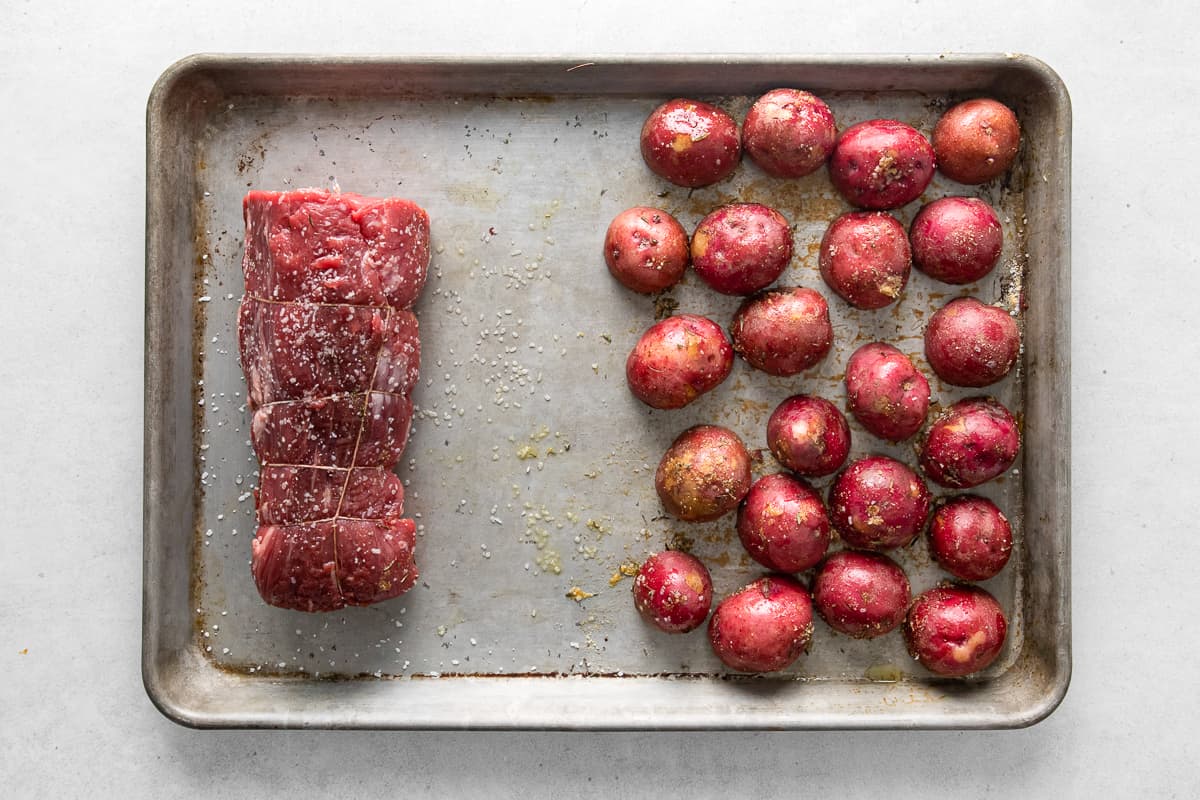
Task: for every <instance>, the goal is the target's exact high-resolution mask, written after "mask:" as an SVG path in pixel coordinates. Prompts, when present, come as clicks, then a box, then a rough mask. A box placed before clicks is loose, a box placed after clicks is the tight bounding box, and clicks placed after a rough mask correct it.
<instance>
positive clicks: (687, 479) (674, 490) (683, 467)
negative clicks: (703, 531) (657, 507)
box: [654, 425, 751, 522]
mask: <svg viewBox="0 0 1200 800" xmlns="http://www.w3.org/2000/svg"><path fill="white" fill-rule="evenodd" d="M750 481H751V477H750V454H749V453H748V452H746V446H745V445H744V444H742V440H741V439H739V438H738V435H737V434H736V433H734V432H733V431H731V430H729V429H728V428H722V427H720V426H718V425H696V426H695V427H692V428H688V429H687V430H686V431H684V432H683V433H681V434H679V436H678V437H677V438H676V439H675V441H674V442H673V443H672V444H671V446H670V447H669V448H668V449H667V452H666V453H664V454H663V457H662V460H661V461H660V462H659V464H658V470H657V472H656V473H655V475H654V488H655V490H656V491H657V492H658V497H659V500H661V501H662V504H663V508H664V509H666V512H667V513H668V514H670V515H671V516H673V517H675V518H676V519H681V520H683V521H685V522H708V521H711V520H714V519H717V518H719V517H723V516H724V515H726V514H728V513H729V512H730V511H733V510H734V509H735V508H737V507H738V503H740V502H742V498H743V497H745V496H746V493H747V492H748V491H750Z"/></svg>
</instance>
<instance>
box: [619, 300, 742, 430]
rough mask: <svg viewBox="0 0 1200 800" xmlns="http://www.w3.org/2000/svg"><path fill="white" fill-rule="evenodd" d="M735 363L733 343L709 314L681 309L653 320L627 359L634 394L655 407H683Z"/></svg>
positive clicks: (708, 387) (628, 378) (727, 373)
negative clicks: (665, 316)
mask: <svg viewBox="0 0 1200 800" xmlns="http://www.w3.org/2000/svg"><path fill="white" fill-rule="evenodd" d="M732 369H733V347H732V346H731V345H730V344H729V340H728V339H727V338H725V331H724V330H722V328H721V326H720V325H718V324H717V323H715V322H713V321H712V320H710V319H708V318H707V317H701V316H697V315H695V314H679V315H677V316H674V317H668V318H666V319H664V320H663V321H661V322H658V323H655V324H654V325H652V326H651V327H650V328H649V329H648V330H647V331H646V332H645V333H643V334H642V336H641V338H640V339H638V342H637V344H636V345H634V348H633V351H632V352H630V354H629V358H627V359H626V361H625V379H626V381H627V382H628V384H629V389H630V391H632V392H633V394H634V396H635V397H637V398H638V399H639V400H641V401H642V402H643V403H645V404H646V405H648V406H650V407H651V408H659V409H673V408H683V407H684V406H686V405H687V404H688V403H690V402H692V401H693V400H695V399H696V398H697V397H699V396H700V395H702V394H704V393H705V392H708V391H711V390H712V389H714V388H716V387H717V386H718V385H719V384H720V383H721V382H722V381H723V380H725V379H726V378H727V377H729V372H730V370H732Z"/></svg>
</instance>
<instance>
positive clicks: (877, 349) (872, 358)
mask: <svg viewBox="0 0 1200 800" xmlns="http://www.w3.org/2000/svg"><path fill="white" fill-rule="evenodd" d="M846 398H847V401H848V406H849V408H850V413H851V414H853V415H854V418H855V419H857V420H858V421H859V424H861V425H862V426H863V427H864V428H866V429H867V431H869V432H870V433H873V434H875V435H876V436H878V437H880V438H881V439H887V440H888V441H892V442H900V441H903V440H905V439H907V438H909V437H910V436H913V435H915V434H916V433H917V431H919V430H921V426H922V425H924V424H925V417H926V415H927V414H928V413H929V381H927V380H925V376H924V375H922V374H921V373H920V372H919V371H918V370H917V368H916V367H914V366H913V363H912V361H910V360H909V358H908V356H906V355H904V353H901V352H900V351H899V350H897V349H896V348H894V347H892V346H891V345H889V344H884V343H883V342H871V343H869V344H864V345H863V346H862V347H860V348H858V349H857V350H855V351H854V353H853V355H851V356H850V360H849V361H847V362H846Z"/></svg>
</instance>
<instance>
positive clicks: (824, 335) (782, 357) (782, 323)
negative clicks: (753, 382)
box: [729, 286, 833, 376]
mask: <svg viewBox="0 0 1200 800" xmlns="http://www.w3.org/2000/svg"><path fill="white" fill-rule="evenodd" d="M729 332H730V335H731V338H732V339H733V350H734V352H735V353H737V354H738V355H740V356H741V357H742V358H744V359H746V363H748V364H750V366H752V367H754V368H756V369H761V370H762V371H763V372H766V373H767V374H769V375H782V376H787V375H796V374H798V373H801V372H803V371H804V370H806V369H811V368H812V367H815V366H816V365H817V364H819V363H821V361H822V359H824V358H825V356H827V355H828V354H829V350H830V348H832V347H833V325H832V324H831V323H830V321H829V304H828V303H826V302H825V298H824V297H822V296H821V294H820V293H819V292H815V291H813V290H812V289H805V288H801V287H798V286H793V287H781V288H779V289H772V290H768V291H766V292H763V293H762V294H759V295H755V296H754V297H752V298H750V299H749V300H747V301H746V302H744V303H742V305H741V307H740V308H738V310H737V312H736V313H735V314H734V315H733V324H732V325H730V326H729Z"/></svg>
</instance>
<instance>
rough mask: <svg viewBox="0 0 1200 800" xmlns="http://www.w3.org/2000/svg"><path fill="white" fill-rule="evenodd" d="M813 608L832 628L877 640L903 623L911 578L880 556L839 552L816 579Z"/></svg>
mask: <svg viewBox="0 0 1200 800" xmlns="http://www.w3.org/2000/svg"><path fill="white" fill-rule="evenodd" d="M812 591H813V605H815V606H816V608H817V613H819V614H820V615H821V617H822V618H823V619H824V620H825V621H826V622H827V623H829V627H831V628H833V629H834V630H835V631H838V632H839V633H844V634H846V635H847V636H852V637H854V638H855V639H874V638H875V637H876V636H882V635H883V634H885V633H887V632H888V631H891V630H894V629H895V628H896V626H898V625H899V624H900V623H901V622H903V621H904V612H905V611H907V610H908V601H909V597H910V589H909V585H908V576H907V575H905V574H904V570H902V569H901V568H900V565H899V564H897V563H896V562H895V561H892V560H891V559H890V558H888V557H887V556H885V555H880V554H879V553H862V552H858V551H856V550H840V551H838V552H836V553H834V554H833V555H831V556H830V557H829V558H827V559H825V563H824V564H822V565H821V569H820V570H818V571H817V575H816V577H815V578H813V590H812Z"/></svg>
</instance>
